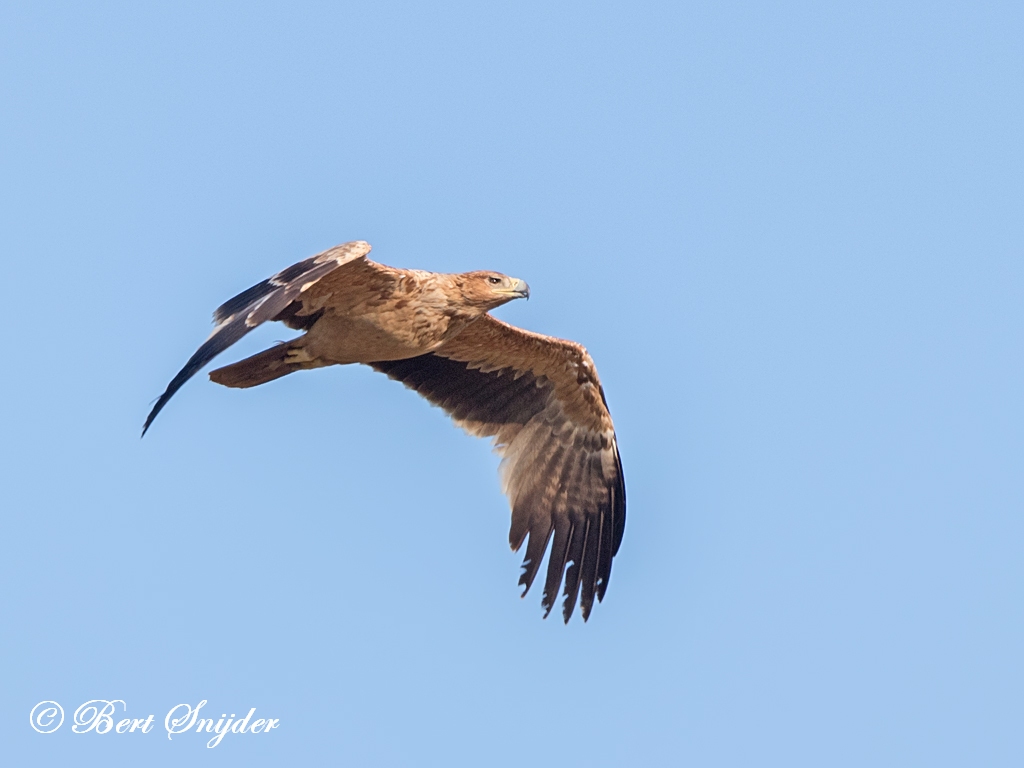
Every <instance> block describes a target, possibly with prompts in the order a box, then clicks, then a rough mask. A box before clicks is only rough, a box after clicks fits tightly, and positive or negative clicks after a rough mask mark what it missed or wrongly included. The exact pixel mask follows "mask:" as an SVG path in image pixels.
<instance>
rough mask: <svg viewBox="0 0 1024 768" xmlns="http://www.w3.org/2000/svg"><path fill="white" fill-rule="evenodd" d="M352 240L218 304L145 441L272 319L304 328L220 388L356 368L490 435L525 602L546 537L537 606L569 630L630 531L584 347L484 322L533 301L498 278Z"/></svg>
mask: <svg viewBox="0 0 1024 768" xmlns="http://www.w3.org/2000/svg"><path fill="white" fill-rule="evenodd" d="M369 252H370V245H369V243H367V242H365V241H362V240H356V241H353V242H349V243H343V244H342V245H338V246H336V247H334V248H330V249H328V250H326V251H323V252H322V253H319V254H317V255H316V256H311V257H310V258H308V259H305V260H304V261H300V262H299V263H297V264H294V265H292V266H290V267H288V268H287V269H284V270H282V271H280V272H278V273H277V274H276V275H274V276H273V277H271V278H269V279H268V280H264V281H263V282H261V283H258V284H256V285H254V286H252V287H251V288H249V289H248V290H245V291H242V292H241V293H240V294H238V295H237V296H235V297H234V298H232V299H229V300H228V301H227V302H225V303H224V304H222V305H221V306H220V307H218V308H217V310H216V311H215V312H214V313H213V319H214V324H215V326H216V327H215V328H214V329H213V333H211V334H210V336H209V338H207V340H206V341H205V342H204V343H203V344H202V346H200V347H199V349H198V350H196V352H195V354H194V355H192V357H191V358H189V360H188V362H187V363H185V366H184V367H183V368H182V369H181V370H180V371H179V372H178V374H177V375H176V376H175V377H174V378H173V379H172V380H171V382H170V384H168V385H167V389H166V390H165V391H164V393H163V394H162V395H161V396H160V397H159V398H158V399H157V401H156V403H155V404H154V406H153V409H152V411H150V413H149V416H148V418H147V419H146V423H145V425H144V426H143V429H142V434H143V435H145V434H146V431H147V430H148V429H149V427H150V426H151V425H152V423H153V420H154V419H155V418H156V416H157V414H158V413H160V411H161V410H162V409H163V407H164V406H165V405H167V402H168V401H169V400H170V399H171V397H172V396H173V395H174V393H175V392H177V391H178V390H179V389H180V388H181V386H182V385H183V384H184V383H185V382H186V381H188V380H189V379H190V378H191V377H192V376H194V375H195V374H196V372H198V371H199V370H200V369H201V368H202V367H203V366H204V365H206V364H207V363H208V362H210V361H211V360H212V359H213V358H214V357H216V356H217V355H218V354H220V353H221V352H223V351H224V350H226V349H227V348H228V347H230V346H231V345H232V344H234V343H235V342H236V341H238V340H239V339H241V338H242V337H243V336H245V334H247V333H248V332H249V331H251V330H252V329H253V328H255V327H256V326H258V325H260V324H261V323H264V322H266V321H268V320H276V321H279V322H282V323H284V324H285V325H286V326H288V327H289V328H293V329H296V330H300V331H304V333H303V334H302V335H301V336H299V337H297V338H295V339H293V340H291V341H288V342H281V343H279V344H277V345H275V346H273V347H271V348H270V349H267V350H265V351H263V352H260V353H259V354H256V355H253V356H252V357H249V358H246V359H245V360H241V361H239V362H237V363H233V364H231V365H228V366H225V367H224V368H219V369H217V370H215V371H213V372H212V373H210V378H211V379H212V380H213V381H215V382H216V383H218V384H223V385H224V386H226V387H255V386H257V385H259V384H265V383H266V382H268V381H273V380H274V379H278V378H280V377H282V376H286V375H288V374H289V373H292V372H294V371H302V370H307V369H310V368H321V367H323V366H327V365H348V364H350V363H362V364H364V365H368V366H370V367H371V368H373V369H374V370H375V371H380V372H381V373H384V374H386V375H387V376H389V377H390V378H392V379H395V380H397V381H400V382H402V383H403V384H405V386H407V387H409V388H410V389H413V390H415V391H416V392H418V393H419V394H420V395H422V396H423V397H424V398H426V399H427V400H428V401H429V402H430V403H432V404H433V405H436V406H440V407H441V408H442V409H444V410H445V411H446V412H447V413H448V415H449V416H450V417H451V418H452V419H453V420H454V422H455V423H456V424H457V425H458V426H460V427H462V429H464V430H465V431H466V432H468V433H469V434H470V435H474V436H477V437H490V438H493V441H494V445H495V451H496V452H497V453H498V454H499V455H500V456H501V463H500V468H499V474H500V478H501V484H502V490H503V492H504V493H505V495H506V496H507V497H508V500H509V504H510V506H511V509H512V524H511V528H510V530H509V537H508V540H509V544H510V545H511V547H512V549H513V550H514V551H519V549H520V548H521V547H522V545H523V544H524V542H526V554H525V557H524V560H523V564H522V572H521V574H520V577H519V586H521V587H523V591H522V593H521V596H523V597H525V595H526V593H527V592H528V591H529V589H530V586H531V585H532V584H533V581H534V577H535V576H536V575H537V572H538V569H539V568H540V564H541V561H542V560H543V558H544V554H545V551H546V550H547V549H548V543H549V542H550V544H551V548H550V555H549V557H548V566H547V576H546V579H545V582H544V593H543V597H542V599H541V605H542V607H543V608H544V617H545V618H546V617H547V616H548V614H549V613H550V612H551V608H552V606H553V605H554V603H555V601H556V600H557V599H558V592H559V589H560V588H561V586H562V581H563V575H564V581H565V590H564V593H563V597H564V601H563V604H562V617H563V619H564V621H565V622H566V623H568V621H569V618H570V617H571V616H572V613H573V609H574V607H575V605H576V602H577V598H578V599H579V604H580V609H581V612H582V614H583V620H584V621H586V620H587V619H588V618H589V616H590V611H591V609H592V608H593V606H594V597H595V596H596V597H597V599H598V602H600V601H602V600H603V599H604V595H605V591H606V590H607V589H608V579H609V577H610V576H611V570H612V558H613V557H614V556H615V555H616V553H617V552H618V550H619V544H620V543H621V542H622V535H623V531H624V529H625V523H626V489H625V479H624V477H623V473H622V461H621V460H620V458H619V449H618V445H617V443H616V438H615V428H614V426H613V424H612V418H611V415H610V414H609V412H608V403H607V401H606V400H605V396H604V390H603V389H602V387H601V381H600V379H598V376H597V370H596V369H595V367H594V361H593V360H592V359H591V357H590V354H589V353H588V352H587V350H586V349H584V347H583V346H581V345H580V344H577V343H575V342H572V341H564V340H562V339H557V338H554V337H551V336H544V335H541V334H538V333H531V332H530V331H526V330H523V329H521V328H516V327H515V326H512V325H509V324H508V323H503V322H502V321H500V320H497V319H496V318H494V317H492V316H491V315H489V314H488V312H490V311H491V310H492V309H494V308H496V307H500V306H501V305H502V304H505V303H507V302H509V301H512V300H513V299H519V298H529V296H530V288H529V286H528V285H527V284H526V283H525V282H524V281H522V280H519V279H516V278H513V277H508V276H507V275H503V274H500V273H498V272H487V271H477V272H466V273H463V274H441V273H434V272H425V271H422V270H416V269H398V268H395V267H388V266H385V265H383V264H378V263H375V262H373V261H371V260H370V259H368V258H367V254H368V253H369Z"/></svg>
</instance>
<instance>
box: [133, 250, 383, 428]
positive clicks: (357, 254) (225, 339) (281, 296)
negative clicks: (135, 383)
mask: <svg viewBox="0 0 1024 768" xmlns="http://www.w3.org/2000/svg"><path fill="white" fill-rule="evenodd" d="M369 252H370V244H369V243H367V242H365V241H363V240H354V241H352V242H350V243H343V244H341V245H337V246H335V247H334V248H329V249H328V250H326V251H324V252H322V253H318V254H317V255H316V256H310V257H309V258H308V259H304V260H303V261H300V262H299V263H298V264H293V265H292V266H290V267H288V268H287V269H283V270H281V271H280V272H278V273H277V274H276V275H274V276H273V277H271V278H268V279H267V280H264V281H263V282H262V283H257V284H256V285H254V286H253V287H252V288H249V289H247V290H244V291H242V292H241V293H240V294H238V295H237V296H235V297H234V298H232V299H228V300H227V301H226V302H224V303H223V304H221V305H220V306H219V307H217V309H216V310H215V311H214V313H213V322H214V323H215V324H216V327H215V328H214V329H213V333H211V334H210V336H209V338H207V339H206V341H205V342H204V343H203V345H202V346H201V347H199V349H197V350H196V352H195V354H194V355H192V357H190V358H189V359H188V362H187V363H185V366H184V367H183V368H182V369H181V370H180V371H178V373H177V375H176V376H175V377H174V378H173V379H171V383H170V384H168V385H167V389H166V390H164V393H163V394H162V395H160V397H159V399H158V400H157V401H156V404H155V405H154V406H153V410H151V411H150V412H149V416H148V417H147V418H146V423H145V425H144V426H143V427H142V434H143V435H145V434H146V430H148V429H149V426H150V424H152V423H153V419H155V418H156V416H157V414H158V413H160V411H161V410H162V409H163V407H164V406H165V405H167V401H168V400H170V399H171V397H173V396H174V393H175V392H177V391H178V390H179V389H181V387H182V385H183V384H184V383H185V382H186V381H188V380H189V379H191V378H192V377H193V376H194V375H195V374H196V373H197V372H198V371H199V370H200V369H201V368H202V367H203V366H204V365H206V364H207V363H208V362H210V361H211V360H212V359H213V358H215V357H216V356H217V355H219V354H220V353H221V352H223V351H224V350H225V349H227V348H228V347H230V346H231V345H232V344H234V343H235V342H236V341H238V340H239V339H241V338H242V337H243V336H245V334H247V333H248V332H249V331H251V330H252V329H253V328H255V327H256V326H258V325H260V324H261V323H265V322H266V321H267V320H282V321H284V322H285V323H287V324H288V325H289V326H290V327H293V328H302V327H306V325H305V324H304V322H303V319H302V318H301V315H302V314H303V313H302V312H301V297H302V295H303V294H304V293H305V292H306V291H308V290H309V289H310V288H311V287H312V286H314V285H315V284H316V283H317V281H319V280H320V279H321V278H323V277H325V276H327V275H328V274H330V273H331V272H333V271H334V270H336V269H338V268H339V267H342V266H344V265H345V264H349V263H350V262H353V261H356V260H357V259H362V258H363V257H364V256H366V254H368V253H369Z"/></svg>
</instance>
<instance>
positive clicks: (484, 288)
mask: <svg viewBox="0 0 1024 768" xmlns="http://www.w3.org/2000/svg"><path fill="white" fill-rule="evenodd" d="M459 278H461V279H460V280H459V281H458V285H459V290H460V291H461V293H462V300H463V302H465V304H466V306H470V307H474V308H476V309H479V310H481V311H483V312H487V311H489V310H492V309H494V308H495V307H500V306H501V305H502V304H505V303H507V302H509V301H512V299H528V298H530V286H528V285H527V284H526V281H525V280H520V279H519V278H517V277H509V276H508V275H503V274H501V273H500V272H466V273H465V274H462V275H459Z"/></svg>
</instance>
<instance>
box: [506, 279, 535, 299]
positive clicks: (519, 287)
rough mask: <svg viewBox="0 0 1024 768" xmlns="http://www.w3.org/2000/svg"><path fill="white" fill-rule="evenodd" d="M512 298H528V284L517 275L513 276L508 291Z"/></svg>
mask: <svg viewBox="0 0 1024 768" xmlns="http://www.w3.org/2000/svg"><path fill="white" fill-rule="evenodd" d="M508 292H509V293H510V294H512V296H513V297H514V298H517V299H527V300H529V298H530V286H528V285H527V284H526V281H525V280H520V279H519V278H518V277H517V278H513V280H512V288H511V289H509V291H508Z"/></svg>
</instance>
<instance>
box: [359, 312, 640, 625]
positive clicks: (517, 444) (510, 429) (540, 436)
mask: <svg viewBox="0 0 1024 768" xmlns="http://www.w3.org/2000/svg"><path fill="white" fill-rule="evenodd" d="M371 365H372V367H373V368H374V369H376V370H378V371H381V372H382V373H386V374H387V375H388V376H390V377H391V378H393V379H397V380H398V381H401V382H402V383H404V384H405V385H406V386H407V387H410V388H411V389H414V390H416V391H417V392H419V394H421V395H423V397H425V398H426V399H427V400H429V401H430V402H431V403H433V404H434V405H438V406H440V407H441V408H443V409H444V410H445V411H447V412H448V414H449V415H450V416H451V417H452V419H453V420H454V421H455V422H456V424H458V425H459V426H461V427H462V428H463V429H465V430H466V431H467V432H469V433H470V434H472V435H476V436H478V437H493V438H494V442H495V445H496V450H497V451H498V453H499V454H501V456H502V462H501V478H502V486H503V490H504V492H505V494H506V495H507V496H508V498H509V504H510V505H511V507H512V526H511V529H510V530H509V544H510V545H511V546H512V549H514V550H518V549H519V548H520V547H521V546H522V544H523V542H524V541H525V540H526V537H527V535H529V543H528V544H527V547H526V557H525V559H524V561H523V573H522V575H521V576H520V579H519V583H520V585H521V586H523V587H525V589H524V590H523V595H525V594H526V592H527V591H528V590H529V589H530V585H531V584H532V583H533V580H534V577H535V576H536V574H537V571H538V568H539V567H540V562H541V560H542V559H543V558H544V552H545V550H546V549H547V545H548V541H549V540H551V541H552V545H551V554H550V556H549V558H548V568H547V578H546V581H545V584H544V595H543V598H542V604H543V606H544V608H545V614H544V615H545V616H547V614H548V613H549V612H550V611H551V608H552V606H553V605H554V602H555V600H556V599H557V597H558V591H559V588H560V586H561V584H562V577H563V571H564V575H565V592H564V596H565V600H564V602H563V605H562V616H563V618H564V620H565V621H566V622H568V621H569V617H570V616H571V615H572V612H573V608H574V607H575V604H576V599H577V596H579V600H580V607H581V609H582V613H583V619H584V621H586V619H587V618H588V617H589V616H590V611H591V608H593V605H594V597H595V595H596V597H597V599H598V601H600V600H602V599H603V597H604V594H605V590H606V589H607V588H608V579H609V577H610V575H611V568H612V557H613V556H614V555H615V554H616V552H618V549H619V544H620V542H621V541H622V534H623V531H624V528H625V522H626V489H625V481H624V478H623V474H622V462H621V461H620V459H619V450H618V445H617V444H616V439H615V429H614V427H613V425H612V419H611V416H610V414H609V413H608V406H607V403H606V402H605V398H604V392H603V390H602V388H601V383H600V380H599V379H598V377H597V371H596V370H595V368H594V362H593V360H592V359H591V358H590V355H589V354H588V353H587V351H586V349H584V348H583V347H582V346H581V345H579V344H576V343H574V342H571V341H563V340H561V339H555V338H552V337H550V336H542V335H540V334H536V333H530V332H529V331H524V330H522V329H520V328H515V327H514V326H511V325H508V324H506V323H503V322H501V321H500V320H496V319H495V318H493V317H491V316H490V315H485V316H484V317H482V318H481V319H479V320H477V321H475V322H473V323H472V324H470V325H469V326H468V327H467V328H466V329H465V330H464V331H462V332H461V333H459V335H458V336H456V337H455V338H453V339H451V340H450V341H448V342H446V343H445V344H444V345H443V346H441V347H440V348H439V349H437V350H436V351H434V352H432V353H430V354H426V355H420V356H419V357H414V358H410V359H407V360H395V361H387V362H377V363H372V364H371ZM567 565H568V569H566V566H567Z"/></svg>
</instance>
